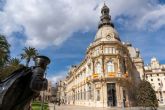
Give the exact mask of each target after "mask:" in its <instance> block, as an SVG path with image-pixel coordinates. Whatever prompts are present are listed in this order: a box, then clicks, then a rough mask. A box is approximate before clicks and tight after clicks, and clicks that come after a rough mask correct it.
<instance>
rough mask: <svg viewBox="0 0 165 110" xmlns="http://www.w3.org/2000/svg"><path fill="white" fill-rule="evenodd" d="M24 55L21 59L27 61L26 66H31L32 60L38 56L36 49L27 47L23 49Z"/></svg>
mask: <svg viewBox="0 0 165 110" xmlns="http://www.w3.org/2000/svg"><path fill="white" fill-rule="evenodd" d="M23 51H24V53H22V54H21V59H25V60H26V66H28V65H29V62H30V60H31V59H33V58H34V57H35V56H37V55H38V52H37V50H36V49H35V48H32V47H28V48H27V47H25V48H24V49H23Z"/></svg>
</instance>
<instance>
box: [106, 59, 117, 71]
mask: <svg viewBox="0 0 165 110" xmlns="http://www.w3.org/2000/svg"><path fill="white" fill-rule="evenodd" d="M107 71H108V72H115V69H114V64H113V63H112V61H109V62H108V63H107Z"/></svg>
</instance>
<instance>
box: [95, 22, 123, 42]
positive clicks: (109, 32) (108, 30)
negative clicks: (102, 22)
mask: <svg viewBox="0 0 165 110" xmlns="http://www.w3.org/2000/svg"><path fill="white" fill-rule="evenodd" d="M108 37H109V38H112V39H117V40H119V41H120V38H119V35H118V33H117V31H116V29H115V28H113V27H111V26H109V25H107V26H103V27H101V28H99V30H98V31H97V33H96V36H95V40H99V39H102V38H108Z"/></svg>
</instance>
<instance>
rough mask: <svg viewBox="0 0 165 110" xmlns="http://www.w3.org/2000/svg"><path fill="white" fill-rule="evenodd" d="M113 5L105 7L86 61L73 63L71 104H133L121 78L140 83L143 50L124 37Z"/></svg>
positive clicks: (69, 77) (68, 93) (68, 88)
mask: <svg viewBox="0 0 165 110" xmlns="http://www.w3.org/2000/svg"><path fill="white" fill-rule="evenodd" d="M109 11H110V10H109V8H108V7H107V6H106V5H105V4H104V6H103V7H102V9H101V14H102V15H101V17H100V23H99V26H98V31H97V33H96V36H95V39H94V41H93V42H92V43H91V44H90V45H89V47H88V48H87V51H86V55H85V58H84V60H83V61H82V62H81V63H80V64H79V65H75V66H72V67H71V68H70V70H69V72H68V75H67V77H66V79H65V83H66V88H65V89H66V102H67V104H73V105H81V106H93V107H121V106H122V105H125V106H132V105H133V103H134V100H132V99H131V97H130V91H129V90H128V89H126V88H125V87H123V86H122V84H121V83H124V82H121V81H120V83H119V80H121V79H122V81H124V80H130V81H132V82H133V83H138V82H139V81H140V80H141V79H143V77H144V65H143V60H142V58H141V56H140V51H139V49H137V48H134V47H133V46H132V45H131V44H130V43H124V42H122V41H121V40H120V37H119V34H118V32H117V30H116V29H115V27H114V24H113V23H112V21H111V16H110V15H109Z"/></svg>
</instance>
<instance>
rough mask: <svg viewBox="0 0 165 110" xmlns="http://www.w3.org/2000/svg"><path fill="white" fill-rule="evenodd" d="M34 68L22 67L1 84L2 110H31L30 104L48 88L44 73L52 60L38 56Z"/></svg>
mask: <svg viewBox="0 0 165 110" xmlns="http://www.w3.org/2000/svg"><path fill="white" fill-rule="evenodd" d="M34 60H35V66H34V67H22V68H20V69H18V70H17V71H15V72H14V73H13V74H11V75H10V76H9V77H7V78H6V79H5V80H3V81H1V82H0V110H29V109H30V108H29V107H30V102H31V101H32V99H33V98H35V97H36V96H38V95H39V92H40V91H43V90H46V89H47V86H48V82H47V79H46V78H44V73H45V70H46V67H47V65H48V64H49V63H50V60H49V58H48V57H46V56H37V57H36V58H35V59H34Z"/></svg>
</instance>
